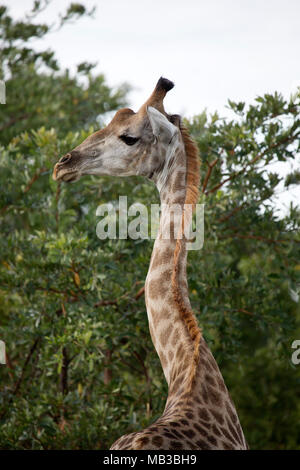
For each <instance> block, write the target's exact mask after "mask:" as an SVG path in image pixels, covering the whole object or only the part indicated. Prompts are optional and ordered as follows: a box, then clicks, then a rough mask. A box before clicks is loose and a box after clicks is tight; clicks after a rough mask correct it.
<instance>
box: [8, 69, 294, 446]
mask: <svg viewBox="0 0 300 470" xmlns="http://www.w3.org/2000/svg"><path fill="white" fill-rule="evenodd" d="M50 75H51V73H50ZM58 75H59V76H60V79H61V73H60V72H59V73H58ZM91 80H93V78H92V77H91ZM57 83H59V82H57ZM72 83H73V84H72V85H70V86H71V89H73V85H74V88H75V89H76V90H78V93H79V92H80V90H79V89H77V88H76V86H77V85H76V84H75V82H72ZM32 99H33V101H35V100H36V97H35V96H33V98H32ZM59 100H60V98H58V101H59ZM59 102H60V103H61V106H62V107H61V109H62V111H64V107H63V106H64V105H63V102H62V101H59ZM119 104H121V103H119ZM5 106H6V105H5ZM49 106H50V105H49ZM87 106H89V104H87ZM229 106H230V108H231V109H232V112H233V117H232V119H220V118H219V116H218V115H217V114H214V115H213V116H208V115H207V113H205V112H203V113H201V114H199V115H198V116H195V117H194V119H192V120H191V121H190V122H186V124H187V126H188V127H189V130H190V132H191V133H192V135H193V136H194V138H195V139H196V141H197V143H198V146H199V149H200V153H201V160H202V165H201V168H202V170H201V171H202V181H201V188H200V189H201V196H200V199H199V202H200V203H205V242H204V246H203V249H202V250H201V251H191V252H190V253H189V267H188V279H189V288H190V292H191V301H192V304H193V308H194V311H195V312H196V315H197V317H198V320H199V323H200V324H201V326H202V327H203V331H204V336H205V338H206V340H207V341H208V343H209V345H210V346H211V348H212V350H213V353H214V355H215V356H216V358H217V361H218V363H219V364H220V367H221V370H222V373H223V374H224V376H225V380H226V383H227V385H228V388H229V390H230V392H231V394H232V397H233V399H234V401H235V404H236V406H237V409H238V412H239V415H240V418H241V422H242V425H243V428H244V431H245V435H246V437H247V439H248V441H249V444H250V447H251V448H252V449H266V448H273V449H291V448H299V422H300V419H299V418H300V409H299V400H298V386H299V379H300V376H299V370H300V369H299V366H296V365H293V364H292V363H291V354H292V352H293V351H292V349H291V344H292V342H293V340H294V339H299V335H300V328H299V313H300V312H299V300H297V299H298V297H297V295H298V294H297V292H298V290H299V285H300V279H299V276H300V265H299V259H300V257H299V250H300V248H299V244H300V238H299V207H294V206H292V205H291V207H290V209H289V210H288V211H287V212H286V214H284V215H282V214H281V215H280V214H278V212H277V210H276V203H275V202H274V194H276V193H277V192H278V191H279V190H282V188H283V189H284V188H288V187H289V185H292V184H298V183H299V177H298V175H297V172H293V173H291V174H289V175H288V176H287V177H286V178H284V177H283V176H282V175H280V174H275V173H274V170H272V168H273V166H272V164H273V163H274V162H277V161H282V162H285V164H286V165H289V162H290V161H293V160H294V159H296V158H299V133H300V118H299V111H300V95H299V94H298V95H297V96H294V97H293V98H291V99H290V100H285V99H284V98H283V97H282V96H281V95H280V94H278V93H275V94H274V95H268V94H267V95H265V96H262V97H259V98H257V100H256V103H255V104H253V105H250V106H246V105H245V104H244V103H233V102H229ZM45 112H46V111H45ZM49 113H50V114H48V115H47V116H48V117H49V120H47V119H45V121H46V122H44V123H43V124H44V127H41V128H39V129H33V130H30V129H29V127H26V124H25V122H24V123H23V124H22V125H24V128H22V129H26V131H25V132H21V133H19V132H20V130H22V129H21V128H19V127H18V126H19V124H18V123H15V124H13V125H12V128H11V129H10V132H11V135H12V136H13V137H12V138H11V140H10V141H9V142H8V143H7V141H8V138H7V137H6V136H5V137H3V135H2V137H3V139H2V141H1V143H2V146H1V148H0V155H1V161H0V185H1V188H5V192H4V191H1V198H0V214H1V219H0V233H1V235H0V237H1V239H0V246H1V257H0V319H1V321H0V338H1V339H2V340H4V341H5V343H6V349H7V366H0V367H1V368H0V374H1V377H0V383H1V387H0V420H1V426H0V447H1V448H2V449H4V448H5V449H53V448H55V449H79V448H84V449H85V448H89V449H92V448H95V449H99V448H104V449H105V448H108V447H109V445H110V444H111V443H112V442H113V441H114V439H116V438H117V437H119V436H120V435H122V434H124V433H126V432H130V431H134V430H138V429H140V428H142V427H144V426H146V425H147V424H149V423H150V422H152V421H154V420H155V419H156V418H157V417H158V416H159V415H160V413H161V411H162V409H163V406H164V402H165V399H166V396H167V387H166V383H165V379H164V377H163V374H162V370H161V367H160V364H159V361H158V357H157V355H156V353H155V351H154V347H153V345H152V343H151V340H150V335H149V331H148V324H147V318H146V312H145V305H144V298H143V295H142V290H141V288H142V287H143V283H144V279H145V277H146V273H147V269H148V265H149V260H150V255H151V249H152V241H151V240H150V241H148V240H131V239H127V240H107V241H105V242H104V241H100V240H99V239H98V238H97V235H96V225H97V223H98V221H99V218H98V217H97V216H96V209H97V206H98V205H99V204H100V203H103V202H108V201H112V202H114V201H117V200H118V198H119V195H129V198H128V205H131V204H132V203H133V202H135V201H136V200H137V199H138V200H139V202H142V203H144V204H146V205H147V206H148V207H150V204H151V203H158V202H159V200H158V194H157V192H156V190H155V189H154V187H153V186H152V185H151V184H150V183H148V182H146V181H145V180H144V179H142V178H141V177H132V178H130V179H122V178H108V177H101V178H99V177H84V178H82V179H81V180H80V181H78V182H76V183H75V184H70V185H65V184H60V183H55V182H54V181H53V180H52V178H51V173H52V168H53V165H54V163H55V162H56V161H57V158H58V156H60V155H64V154H65V153H66V152H67V151H69V150H70V149H71V148H74V147H75V146H76V145H77V144H79V143H80V142H81V141H82V140H83V139H84V138H85V137H86V136H87V135H89V134H90V133H91V132H92V131H93V130H95V129H96V128H94V127H90V128H88V129H86V128H83V129H82V130H81V131H77V130H76V126H75V125H74V128H75V131H74V129H73V121H70V122H69V123H67V124H66V127H67V126H70V127H68V129H66V130H65V131H64V132H62V130H61V128H60V127H59V126H58V124H57V121H55V120H52V117H51V112H49ZM87 121H88V119H87ZM33 122H34V121H28V126H30V125H31V123H32V125H33ZM47 123H48V124H49V125H45V124H47ZM36 126H38V123H36ZM2 137H1V138H2ZM284 184H285V185H286V186H284Z"/></svg>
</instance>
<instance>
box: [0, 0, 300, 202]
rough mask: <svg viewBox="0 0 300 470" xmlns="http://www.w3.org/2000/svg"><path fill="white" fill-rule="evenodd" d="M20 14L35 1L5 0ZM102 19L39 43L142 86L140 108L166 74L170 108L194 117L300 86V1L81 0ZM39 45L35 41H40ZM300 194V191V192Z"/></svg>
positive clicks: (52, 14)
mask: <svg viewBox="0 0 300 470" xmlns="http://www.w3.org/2000/svg"><path fill="white" fill-rule="evenodd" d="M78 1H79V2H80V0H78ZM1 3H2V4H3V3H4V4H6V5H9V7H10V11H11V13H12V14H13V16H15V17H22V16H24V12H27V11H28V10H29V9H30V8H31V6H32V4H33V0H4V1H3V0H2V1H1ZM70 3H71V0H53V2H52V4H50V6H49V7H48V8H47V9H46V10H45V12H44V13H43V14H42V15H41V19H45V20H46V21H47V22H52V21H54V20H55V18H56V17H57V14H58V13H59V12H64V11H65V8H66V7H67V5H69V4H70ZM81 3H83V4H85V5H87V6H90V7H91V6H93V5H96V6H97V11H96V14H95V19H90V18H86V19H81V20H79V21H78V22H76V23H75V24H71V25H68V26H65V27H64V28H63V29H62V30H61V31H59V32H56V33H53V34H51V35H49V36H48V38H47V39H45V40H42V41H36V43H35V44H36V45H37V46H38V47H43V48H45V46H47V47H51V48H52V49H54V50H55V51H56V57H57V58H58V60H59V63H60V65H61V66H62V67H68V68H70V69H71V70H72V71H75V65H76V64H78V63H80V62H84V61H88V62H98V66H97V68H96V71H97V72H101V73H104V75H105V76H106V78H107V81H108V84H109V85H110V86H115V85H118V84H120V83H122V82H128V83H129V84H131V85H132V86H133V87H134V91H133V92H131V94H130V95H129V100H130V106H131V107H132V108H133V109H134V110H137V109H138V108H139V107H140V105H141V104H142V103H143V102H144V101H145V99H146V98H147V97H148V95H149V94H150V93H151V91H152V89H153V87H154V85H155V83H156V81H157V79H158V78H159V77H160V76H161V75H163V76H165V77H167V78H169V79H171V80H173V81H174V82H175V85H176V87H175V88H174V89H173V90H172V91H171V92H170V93H169V94H168V95H167V97H166V99H165V104H166V106H165V107H166V109H167V111H168V112H170V113H178V114H181V115H184V116H186V117H191V116H192V115H194V114H198V113H200V112H201V111H202V110H203V109H204V108H206V109H207V110H208V111H209V112H214V111H215V110H218V111H219V113H220V115H221V116H225V115H228V111H227V110H226V108H225V105H226V102H227V99H228V98H230V99H231V100H236V101H246V102H248V103H249V102H252V101H253V100H254V99H255V97H256V96H257V95H261V94H264V93H266V92H268V93H271V92H274V91H275V90H277V91H279V92H282V93H283V94H284V95H285V96H289V94H290V93H291V92H293V91H295V90H296V87H297V86H299V85H300V0H285V1H283V0H198V1H197V0H185V1H183V0H151V1H149V0H127V1H126V0H106V1H102V0H100V1H99V0H98V1H97V0H81ZM33 44H34V43H33ZM298 194H299V193H298Z"/></svg>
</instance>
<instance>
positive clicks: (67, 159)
mask: <svg viewBox="0 0 300 470" xmlns="http://www.w3.org/2000/svg"><path fill="white" fill-rule="evenodd" d="M71 157H72V155H71V154H70V153H67V155H64V156H63V157H61V159H60V160H59V162H58V163H66V162H68V161H69V160H70V159H71Z"/></svg>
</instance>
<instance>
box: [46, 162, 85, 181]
mask: <svg viewBox="0 0 300 470" xmlns="http://www.w3.org/2000/svg"><path fill="white" fill-rule="evenodd" d="M52 178H53V179H54V181H60V180H61V181H63V182H64V183H72V182H74V181H77V180H79V178H80V173H78V172H77V171H76V170H75V171H74V170H73V171H68V170H66V171H64V169H63V168H61V169H60V168H59V166H58V165H55V167H54V170H53V174H52Z"/></svg>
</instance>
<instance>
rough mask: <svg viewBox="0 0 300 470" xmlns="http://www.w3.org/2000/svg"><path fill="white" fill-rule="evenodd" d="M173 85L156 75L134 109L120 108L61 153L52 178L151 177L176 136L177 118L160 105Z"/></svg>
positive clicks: (158, 171) (160, 167) (163, 162)
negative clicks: (153, 84) (143, 100)
mask: <svg viewBox="0 0 300 470" xmlns="http://www.w3.org/2000/svg"><path fill="white" fill-rule="evenodd" d="M173 86H174V84H173V83H172V82H171V81H169V80H167V79H165V78H160V79H159V80H158V82H157V85H156V87H155V89H154V91H153V93H152V94H151V96H150V98H149V99H148V100H147V101H146V103H144V105H143V106H142V107H141V108H140V110H139V111H138V112H137V113H135V112H134V111H132V110H131V109H129V108H124V109H120V110H119V111H118V112H117V113H116V114H115V116H114V118H113V119H112V121H111V122H110V123H109V124H108V125H107V127H105V128H104V129H101V130H99V131H97V132H95V133H94V134H92V135H90V136H89V137H87V139H85V140H84V141H83V142H82V143H81V144H80V145H78V146H77V147H76V148H74V149H73V150H71V151H70V152H69V153H67V154H66V155H64V156H63V157H62V158H61V159H60V160H59V161H58V163H56V165H55V167H54V171H53V179H54V180H62V181H65V182H70V181H76V180H78V179H79V178H80V177H81V176H82V175H112V176H130V175H144V176H146V177H150V178H152V177H154V178H153V179H154V181H155V176H157V175H158V174H161V173H162V170H163V168H164V167H165V166H166V164H167V163H168V157H169V155H170V153H172V152H171V150H172V149H173V148H174V146H176V144H178V143H179V140H180V132H179V118H178V116H177V115H174V116H168V115H167V114H166V112H165V110H164V106H163V99H164V97H165V95H166V93H167V92H168V91H169V90H170V89H172V88H173Z"/></svg>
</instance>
